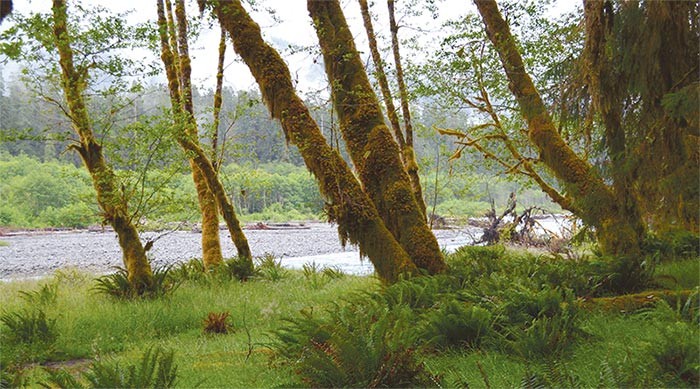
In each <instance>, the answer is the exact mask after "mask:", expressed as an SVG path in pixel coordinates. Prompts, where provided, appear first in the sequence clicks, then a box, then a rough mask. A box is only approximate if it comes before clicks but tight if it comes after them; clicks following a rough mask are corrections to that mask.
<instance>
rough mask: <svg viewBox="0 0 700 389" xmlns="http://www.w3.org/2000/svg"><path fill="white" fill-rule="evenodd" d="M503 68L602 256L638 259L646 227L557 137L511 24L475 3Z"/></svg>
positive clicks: (491, 6)
mask: <svg viewBox="0 0 700 389" xmlns="http://www.w3.org/2000/svg"><path fill="white" fill-rule="evenodd" d="M475 3H476V6H477V8H478V10H479V13H480V14H481V17H482V19H483V21H484V24H485V26H486V32H487V35H488V37H489V39H490V40H491V42H492V43H493V45H494V47H495V48H496V51H497V52H498V55H499V57H500V59H501V64H502V65H503V68H504V70H505V72H506V75H507V76H508V80H509V81H510V82H509V84H508V86H509V88H510V90H511V92H512V93H513V95H514V96H515V98H516V100H517V102H518V105H519V106H520V111H521V114H522V115H523V116H524V118H525V120H526V121H527V124H528V135H529V138H530V140H531V141H532V143H533V144H534V145H535V146H536V147H537V149H538V151H539V153H540V158H541V159H542V161H543V162H544V163H545V164H546V166H547V167H549V168H550V169H551V170H552V172H553V173H554V174H555V175H556V176H557V178H559V179H560V180H561V181H562V182H563V183H564V185H565V187H566V189H567V192H568V193H569V194H570V196H571V198H572V199H573V202H574V206H575V207H576V208H577V209H579V210H580V211H581V214H580V215H578V216H579V217H581V219H583V221H584V222H586V223H588V224H590V225H592V226H594V227H595V228H596V232H597V237H598V241H599V244H600V247H601V250H602V251H603V252H604V253H606V254H613V255H625V256H630V257H634V256H637V257H638V255H639V254H640V252H641V241H642V238H643V236H642V235H641V234H640V231H638V229H637V227H638V226H639V225H642V223H641V222H640V221H639V220H630V219H628V218H631V219H634V216H635V215H627V214H625V212H624V211H625V209H624V207H621V206H620V204H618V203H617V201H616V198H615V195H614V194H613V192H612V191H611V190H610V188H609V187H607V186H606V185H605V183H604V182H603V180H602V179H601V178H600V177H598V176H597V175H596V174H595V172H594V171H593V169H592V167H591V166H590V165H589V164H588V163H587V162H586V161H584V160H582V159H581V158H579V157H578V156H577V155H576V154H575V153H574V152H573V150H571V148H570V147H569V146H568V145H567V144H566V142H564V140H563V139H562V138H561V136H560V135H559V132H558V131H557V129H556V127H555V125H554V123H553V122H552V119H551V117H550V115H549V113H548V112H547V109H546V107H545V105H544V103H543V102H542V98H541V97H540V94H539V92H538V91H537V89H536V88H535V85H534V84H533V82H532V80H531V79H530V76H529V74H528V73H527V72H526V70H525V66H524V64H523V60H522V57H521V56H520V53H519V52H518V49H517V46H516V44H515V39H514V38H513V36H512V34H511V32H510V28H509V27H508V24H507V23H506V22H505V20H503V17H502V16H501V13H500V11H499V10H498V6H497V5H496V2H495V1H494V0H479V1H475Z"/></svg>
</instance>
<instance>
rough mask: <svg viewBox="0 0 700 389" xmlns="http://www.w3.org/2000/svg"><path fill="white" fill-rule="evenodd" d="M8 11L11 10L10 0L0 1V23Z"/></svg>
mask: <svg viewBox="0 0 700 389" xmlns="http://www.w3.org/2000/svg"><path fill="white" fill-rule="evenodd" d="M10 12H12V0H2V1H0V23H2V20H3V19H5V17H6V16H7V15H9V14H10Z"/></svg>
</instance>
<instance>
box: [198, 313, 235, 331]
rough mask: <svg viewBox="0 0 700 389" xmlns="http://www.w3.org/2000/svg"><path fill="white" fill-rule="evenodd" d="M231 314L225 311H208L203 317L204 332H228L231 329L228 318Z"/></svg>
mask: <svg viewBox="0 0 700 389" xmlns="http://www.w3.org/2000/svg"><path fill="white" fill-rule="evenodd" d="M229 316H231V314H230V313H229V312H228V311H226V312H209V313H208V314H207V317H206V318H205V319H204V332H205V333H207V334H228V333H229V331H230V330H231V329H232V327H231V324H230V323H229V322H228V318H229Z"/></svg>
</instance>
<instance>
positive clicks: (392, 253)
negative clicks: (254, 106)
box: [211, 0, 416, 282]
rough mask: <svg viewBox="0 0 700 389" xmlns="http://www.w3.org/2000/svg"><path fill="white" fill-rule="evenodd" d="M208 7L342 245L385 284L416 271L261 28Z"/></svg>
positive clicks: (220, 5)
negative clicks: (355, 249)
mask: <svg viewBox="0 0 700 389" xmlns="http://www.w3.org/2000/svg"><path fill="white" fill-rule="evenodd" d="M211 4H212V6H213V7H214V11H215V13H216V15H217V18H218V19H219V22H220V23H221V25H222V27H223V28H224V29H226V30H227V31H228V33H229V35H230V36H231V40H232V41H233V46H234V49H235V51H236V52H237V53H238V54H239V55H240V56H241V58H242V59H243V61H244V62H245V63H246V65H248V67H249V68H250V71H251V73H252V74H253V76H254V77H255V80H256V81H257V83H258V86H259V87H260V91H261V94H262V96H263V99H264V100H265V102H266V103H267V106H268V109H269V111H270V113H271V115H272V117H273V118H275V119H278V120H279V121H280V123H281V125H282V128H283V130H284V133H285V137H286V138H287V140H288V141H289V142H290V143H292V144H294V145H296V146H297V147H298V148H299V152H300V154H301V155H302V157H303V159H304V163H305V164H306V166H307V168H308V169H309V171H311V172H312V173H313V174H314V176H315V177H316V179H317V180H318V183H319V188H320V191H321V193H322V194H323V196H324V197H326V198H327V199H328V201H329V204H328V205H327V212H328V216H329V218H330V219H331V220H332V221H335V222H337V223H338V233H339V235H340V238H341V240H342V242H343V243H345V242H350V243H353V244H357V245H358V246H359V248H360V252H361V253H362V254H363V255H366V256H367V257H368V258H369V259H370V261H371V262H372V264H373V265H374V267H375V269H376V271H377V274H378V275H379V276H380V277H381V278H382V279H383V280H384V281H387V282H393V281H396V280H397V279H398V278H399V275H400V274H402V273H415V272H416V267H415V266H414V265H413V263H412V262H411V260H410V259H409V257H408V255H407V254H406V252H405V251H404V250H403V248H402V247H401V246H400V245H399V244H398V242H397V241H396V240H395V239H394V238H393V236H392V235H391V233H390V232H389V230H388V229H387V228H386V226H385V225H384V223H383V222H382V220H381V218H380V217H379V214H378V212H377V209H376V208H375V207H374V205H373V204H372V202H371V200H370V199H369V198H368V196H367V195H366V194H365V193H364V192H363V191H362V188H361V187H360V184H359V183H358V182H357V180H356V179H355V177H354V175H353V174H352V172H351V171H350V169H349V167H348V166H347V164H346V163H345V162H344V161H343V159H342V158H341V157H340V155H339V154H338V152H337V151H336V150H334V149H332V148H331V147H330V146H329V145H328V143H326V140H325V138H324V137H323V134H322V133H321V130H320V129H319V127H318V125H317V124H316V122H314V120H313V119H312V117H311V114H310V113H309V110H308V109H307V108H306V106H305V105H304V103H303V102H302V100H301V99H300V98H299V96H297V94H296V92H295V90H294V86H293V84H292V80H291V76H290V74H289V69H288V68H287V66H286V65H285V63H284V61H283V60H282V58H281V57H280V56H279V54H278V53H277V52H276V51H275V50H274V49H273V48H272V47H270V46H269V45H268V44H267V43H265V41H263V39H262V36H261V33H260V27H259V26H258V25H257V24H256V23H255V22H254V21H253V20H252V19H251V18H250V16H249V15H248V14H247V12H246V11H245V9H244V8H243V7H242V5H241V3H240V1H237V0H234V1H226V2H212V3H211Z"/></svg>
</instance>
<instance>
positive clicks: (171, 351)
mask: <svg viewBox="0 0 700 389" xmlns="http://www.w3.org/2000/svg"><path fill="white" fill-rule="evenodd" d="M659 247H665V248H666V251H659V253H661V254H659V255H657V256H656V258H657V261H656V263H655V266H653V271H650V275H649V277H648V278H647V279H646V280H645V283H644V284H643V285H639V291H640V293H638V294H631V295H622V296H620V295H616V294H615V293H614V291H611V290H609V289H608V288H607V285H608V284H607V283H606V280H608V279H610V278H611V277H612V276H614V274H613V273H614V271H615V266H614V265H611V261H610V260H603V259H600V258H573V257H571V258H565V257H561V256H552V255H543V254H542V255H538V254H532V253H528V252H525V251H511V250H508V249H505V248H504V247H502V246H494V247H464V248H462V249H460V250H459V251H457V252H456V253H454V254H451V255H449V257H448V263H449V266H450V271H448V272H447V273H446V274H443V275H439V276H431V277H428V276H423V277H413V278H410V279H405V280H402V281H399V282H397V283H395V284H393V285H391V286H384V285H382V284H380V282H379V281H378V280H377V279H376V278H374V277H356V276H350V275H346V274H343V273H342V272H340V271H339V270H338V269H333V268H320V267H318V266H316V265H307V266H306V267H305V268H304V269H303V270H302V271H292V270H287V269H284V268H283V267H282V266H281V263H280V262H279V261H277V260H276V259H275V258H272V257H269V256H268V257H265V258H259V259H258V260H257V261H256V265H255V267H254V268H249V267H245V266H242V265H241V263H242V261H239V260H237V259H235V258H234V259H230V260H228V261H226V263H225V264H224V265H222V266H220V267H218V268H215V269H214V270H212V271H211V272H209V273H205V272H204V270H203V265H202V264H201V261H200V260H198V259H193V260H191V261H189V262H187V263H183V264H180V265H177V266H174V267H171V268H165V269H161V270H160V273H162V274H163V276H162V277H157V279H158V283H159V284H160V285H161V289H160V290H161V292H162V293H154V294H151V295H148V296H147V297H138V298H134V297H133V296H130V295H129V294H128V293H123V292H120V291H121V290H122V289H123V287H122V286H120V285H121V284H123V282H121V283H120V282H119V279H120V277H125V276H124V275H123V274H122V273H120V272H117V273H115V274H113V275H108V276H105V277H102V278H100V279H99V281H98V282H95V280H94V279H93V278H92V276H90V275H87V274H85V273H81V272H77V271H70V270H62V271H59V272H57V273H56V274H55V275H54V276H52V277H50V278H47V279H43V280H38V281H36V280H35V281H16V282H8V283H4V284H2V285H0V296H1V297H2V299H3V301H5V302H6V304H5V305H4V307H3V310H2V316H1V317H0V323H2V324H0V334H1V336H2V339H1V340H2V341H1V343H2V353H0V354H1V355H2V360H1V361H0V362H1V363H2V386H3V387H8V386H9V387H14V386H25V385H29V386H36V385H38V384H42V385H48V386H49V387H106V386H108V387H112V386H129V387H173V386H176V387H193V386H203V387H299V386H310V387H406V386H421V387H426V386H428V387H433V386H435V387H467V386H468V387H527V388H534V387H594V386H595V387H696V386H697V385H698V384H699V383H700V370H699V369H700V360H699V356H700V350H699V345H698V337H699V336H700V313H699V311H698V308H699V303H700V301H699V298H700V280H699V279H698V274H700V262H699V261H698V255H697V251H692V252H687V251H686V252H683V250H682V245H678V244H677V245H676V246H672V245H669V244H666V245H663V244H662V243H659ZM695 250H697V248H696V249H695ZM664 253H665V254H664ZM106 280H111V281H112V282H111V283H110V282H106ZM126 285H128V283H127V284H126ZM290 377H291V378H290Z"/></svg>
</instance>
